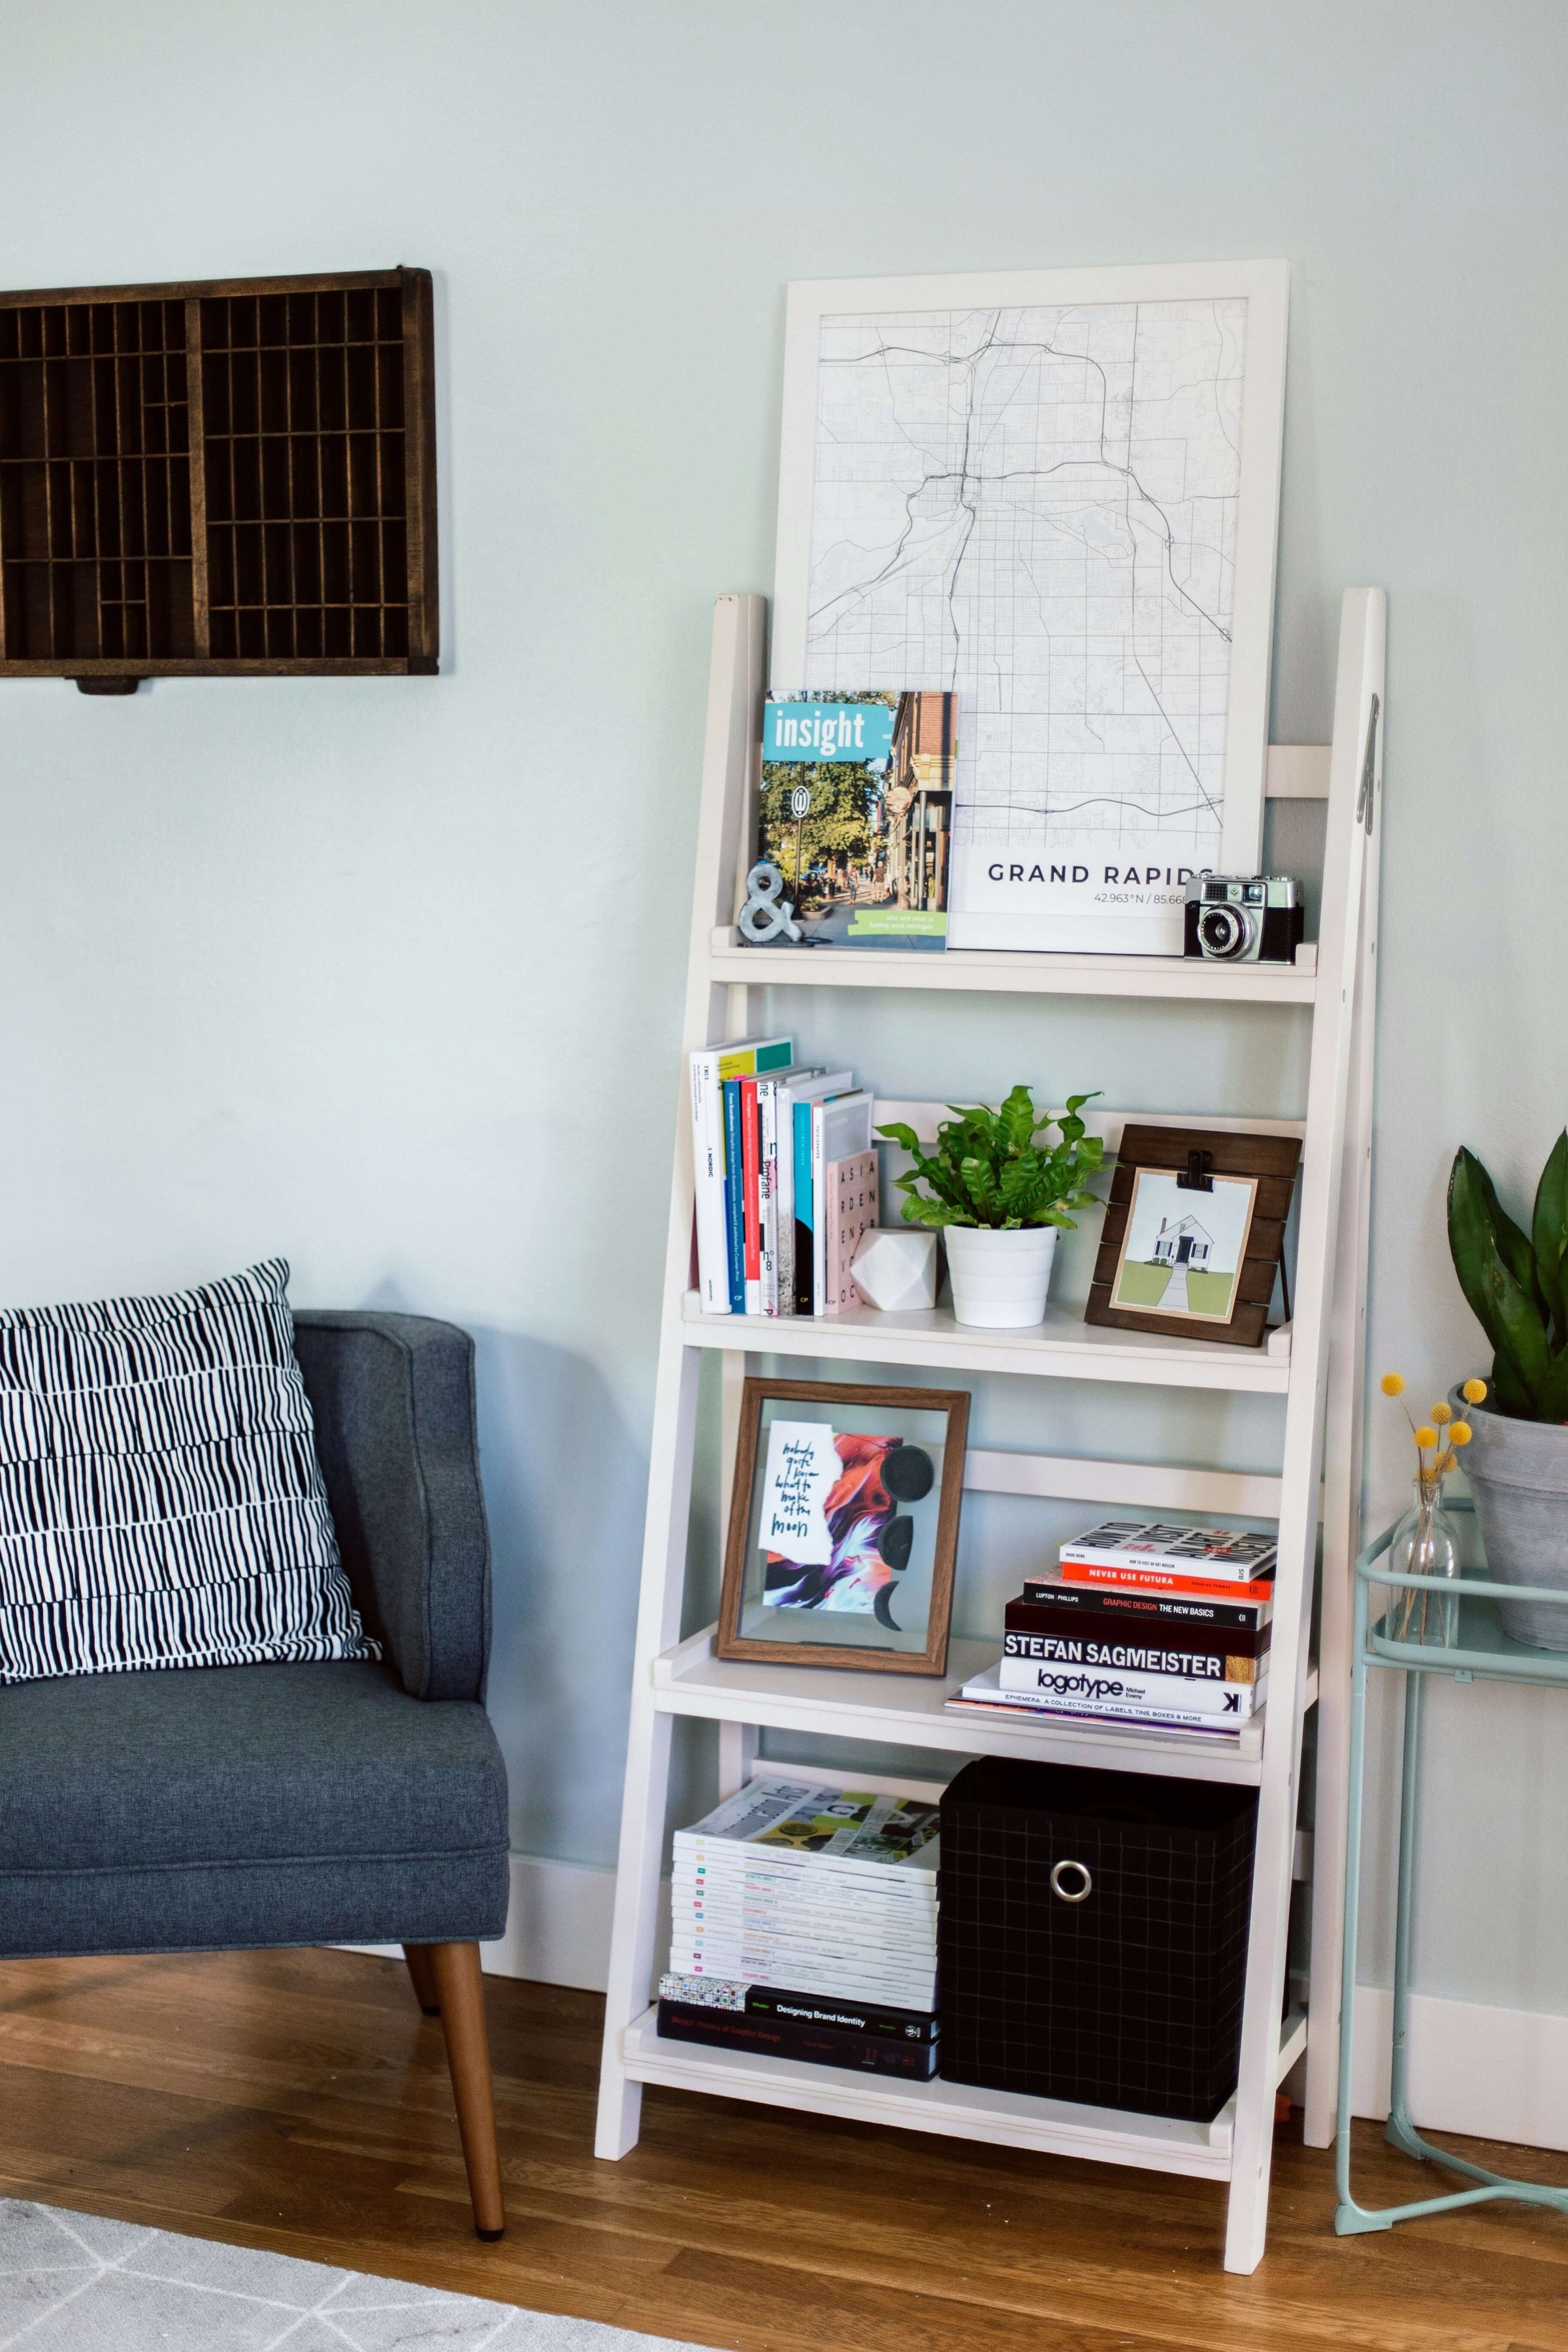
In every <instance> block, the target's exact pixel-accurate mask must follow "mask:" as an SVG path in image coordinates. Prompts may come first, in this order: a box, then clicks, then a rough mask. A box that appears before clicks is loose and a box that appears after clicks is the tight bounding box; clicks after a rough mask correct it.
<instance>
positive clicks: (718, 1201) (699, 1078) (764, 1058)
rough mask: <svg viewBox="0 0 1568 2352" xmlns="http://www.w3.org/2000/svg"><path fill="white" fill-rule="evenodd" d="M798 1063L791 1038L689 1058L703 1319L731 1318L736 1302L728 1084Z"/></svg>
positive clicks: (752, 1041)
mask: <svg viewBox="0 0 1568 2352" xmlns="http://www.w3.org/2000/svg"><path fill="white" fill-rule="evenodd" d="M794 1059H795V1049H794V1047H793V1046H792V1045H791V1044H790V1041H789V1039H788V1038H787V1037H743V1038H740V1039H737V1041H736V1042H735V1043H734V1044H733V1045H709V1046H705V1047H704V1048H703V1050H702V1051H701V1052H700V1053H698V1054H692V1055H689V1075H690V1081H691V1158H692V1172H693V1178H694V1183H695V1192H696V1205H697V1285H698V1291H699V1295H700V1298H701V1301H702V1312H703V1313H704V1315H728V1314H730V1313H731V1311H736V1312H738V1311H739V1310H738V1309H736V1308H735V1306H734V1300H733V1297H732V1296H731V1265H730V1223H729V1211H728V1205H727V1173H726V1171H727V1160H726V1152H725V1139H724V1082H725V1080H726V1079H727V1078H735V1079H739V1078H742V1077H744V1076H751V1075H754V1074H755V1073H757V1072H759V1071H763V1070H776V1069H786V1068H787V1067H788V1066H789V1065H790V1064H791V1063H792V1062H793V1061H794Z"/></svg>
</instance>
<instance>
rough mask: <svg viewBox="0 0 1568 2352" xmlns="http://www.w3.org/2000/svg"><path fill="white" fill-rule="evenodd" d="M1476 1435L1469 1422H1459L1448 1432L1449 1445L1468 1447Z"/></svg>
mask: <svg viewBox="0 0 1568 2352" xmlns="http://www.w3.org/2000/svg"><path fill="white" fill-rule="evenodd" d="M1474 1434H1475V1432H1474V1431H1473V1430H1472V1429H1471V1427H1470V1424H1469V1423H1468V1421H1457V1422H1456V1423H1454V1426H1453V1427H1452V1429H1451V1430H1450V1431H1449V1432H1448V1443H1449V1444H1450V1445H1468V1444H1469V1442H1470V1440H1471V1438H1472V1437H1473V1436H1474Z"/></svg>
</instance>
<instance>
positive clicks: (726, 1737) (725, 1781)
mask: <svg viewBox="0 0 1568 2352" xmlns="http://www.w3.org/2000/svg"><path fill="white" fill-rule="evenodd" d="M760 1745H761V1734H760V1733H759V1731H758V1729H757V1727H756V1725H755V1724H754V1723H721V1725H720V1726H719V1801H720V1803H721V1804H722V1803H723V1801H724V1800H725V1798H726V1797H734V1796H738V1795H739V1794H740V1792H741V1790H742V1789H743V1788H744V1787H745V1785H746V1783H747V1781H748V1780H750V1779H751V1777H752V1767H753V1766H754V1765H755V1763H756V1760H757V1749H758V1748H759V1746H760Z"/></svg>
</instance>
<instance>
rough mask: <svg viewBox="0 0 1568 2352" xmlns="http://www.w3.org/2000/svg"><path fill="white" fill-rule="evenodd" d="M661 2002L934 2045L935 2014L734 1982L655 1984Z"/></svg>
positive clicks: (667, 1979) (670, 1979)
mask: <svg viewBox="0 0 1568 2352" xmlns="http://www.w3.org/2000/svg"><path fill="white" fill-rule="evenodd" d="M658 1997H659V1999H660V2000H680V2001H687V2002H689V2003H691V2004H693V2005H694V2006H695V2007H697V2008H699V2009H724V2010H729V2011H731V2014H734V2015H740V2014H742V2012H743V2013H747V2014H749V2015H751V2016H752V2017H780V2018H783V2019H785V2020H786V2021H789V2022H790V2023H792V2024H795V2025H815V2026H818V2027H820V2028H822V2029H823V2030H824V2031H828V2032H837V2033H879V2034H882V2035H884V2036H885V2037H887V2038H888V2039H889V2040H891V2041H895V2042H934V2041H935V2040H936V2032H937V2021H936V2012H935V2011H934V2010H930V2009H891V2008H889V2007H887V2006H886V2005H885V2004H883V2003H880V2002H877V2001H865V2000H857V2001H843V2000H825V1999H823V1997H822V1996H821V1995H820V1994H818V1993H813V1992H790V1991H788V1990H785V1989H784V1988H783V1987H781V1986H778V1985H769V1984H752V1983H750V1982H748V1981H747V1980H746V1979H743V1978H737V1977H678V1976H663V1977H661V1978H660V1979H659V1984H658Z"/></svg>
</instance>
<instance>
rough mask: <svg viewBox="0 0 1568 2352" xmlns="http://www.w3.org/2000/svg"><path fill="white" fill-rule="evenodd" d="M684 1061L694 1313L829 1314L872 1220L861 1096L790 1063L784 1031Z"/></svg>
mask: <svg viewBox="0 0 1568 2352" xmlns="http://www.w3.org/2000/svg"><path fill="white" fill-rule="evenodd" d="M689 1060H690V1077H691V1149H692V1159H693V1165H694V1169H695V1175H696V1192H697V1284H698V1295H699V1297H700V1299H701V1302H702V1312H703V1313H704V1314H705V1315H837V1314H839V1313H841V1312H842V1311H843V1309H844V1308H845V1307H858V1306H860V1305H861V1304H862V1303H863V1302H862V1300H861V1297H860V1294H859V1292H858V1290H857V1289H856V1287H855V1286H854V1283H853V1282H852V1281H851V1279H850V1276H849V1266H850V1262H851V1260H852V1259H853V1257H854V1255H855V1245H856V1244H857V1243H858V1240H859V1239H860V1236H861V1234H864V1233H867V1232H868V1231H869V1230H870V1229H871V1228H872V1227H873V1226H874V1225H875V1224H876V1223H877V1221H878V1205H877V1155H876V1151H875V1150H874V1148H873V1146H872V1141H871V1097H870V1095H869V1094H868V1093H867V1092H866V1091H865V1089H864V1088H862V1087H857V1085H856V1084H855V1076H854V1073H853V1071H850V1070H824V1069H821V1068H818V1067H816V1066H813V1067H810V1068H807V1067H805V1066H803V1065H800V1064H797V1063H796V1061H795V1047H794V1045H792V1044H791V1042H790V1040H789V1039H788V1038H787V1037H748V1038H742V1039H741V1040H740V1041H738V1042H737V1043H736V1044H734V1045H713V1046H710V1047H708V1048H706V1049H705V1050H704V1051H703V1052H701V1053H700V1054H693V1055H690V1057H689Z"/></svg>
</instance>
